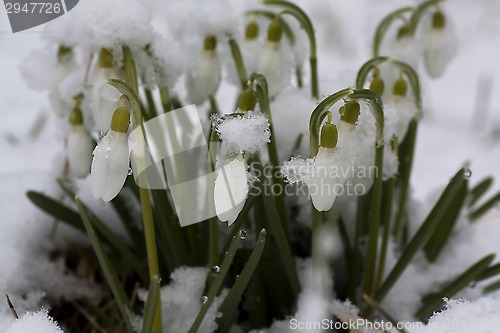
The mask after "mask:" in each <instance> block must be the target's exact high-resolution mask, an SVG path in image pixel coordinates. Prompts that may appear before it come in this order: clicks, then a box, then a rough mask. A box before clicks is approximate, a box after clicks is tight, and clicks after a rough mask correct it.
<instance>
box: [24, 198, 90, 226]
mask: <svg viewBox="0 0 500 333" xmlns="http://www.w3.org/2000/svg"><path fill="white" fill-rule="evenodd" d="M26 195H27V196H28V199H30V201H31V202H32V203H33V204H34V205H35V206H37V207H38V208H40V209H41V210H43V211H44V212H45V213H47V214H49V215H51V216H53V217H54V218H56V219H57V220H59V221H62V222H64V223H66V224H68V225H70V226H72V227H73V228H75V229H78V230H81V231H83V232H85V227H84V226H83V223H82V219H81V218H80V215H79V214H78V213H77V212H76V211H75V210H73V209H71V208H69V207H68V206H66V205H63V204H62V203H60V202H59V201H56V200H54V199H52V198H51V197H48V196H46V195H45V194H43V193H40V192H35V191H28V192H27V193H26Z"/></svg>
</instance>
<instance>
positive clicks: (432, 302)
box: [415, 254, 495, 320]
mask: <svg viewBox="0 0 500 333" xmlns="http://www.w3.org/2000/svg"><path fill="white" fill-rule="evenodd" d="M493 259H495V254H490V255H488V256H486V257H484V258H483V259H481V260H479V261H478V262H477V263H475V264H474V265H472V266H471V267H470V268H469V269H467V270H466V271H465V272H463V273H462V274H460V275H459V276H458V277H457V278H455V279H454V280H453V281H451V282H450V283H448V284H446V285H445V286H444V287H443V289H441V290H440V291H439V292H436V293H433V294H431V295H428V296H426V297H424V298H423V299H422V302H423V305H422V306H421V307H420V309H418V311H417V313H416V314H415V316H416V317H417V318H420V319H422V320H426V319H428V318H429V316H430V315H432V313H433V311H436V310H439V308H440V307H441V305H442V303H443V301H442V300H443V297H452V296H453V295H455V294H456V293H458V292H459V291H460V290H462V289H463V288H465V287H466V286H468V285H469V284H470V283H472V282H474V281H475V280H476V277H477V276H478V275H480V274H481V273H482V272H483V271H484V270H485V269H486V268H487V267H488V265H489V264H490V263H491V262H492V261H493Z"/></svg>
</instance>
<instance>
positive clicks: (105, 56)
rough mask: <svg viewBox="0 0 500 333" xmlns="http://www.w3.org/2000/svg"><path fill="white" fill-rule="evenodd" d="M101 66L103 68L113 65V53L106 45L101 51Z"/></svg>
mask: <svg viewBox="0 0 500 333" xmlns="http://www.w3.org/2000/svg"><path fill="white" fill-rule="evenodd" d="M99 66H100V67H102V68H111V67H113V54H112V53H111V52H110V51H109V50H108V49H105V48H104V47H103V48H101V50H100V51H99Z"/></svg>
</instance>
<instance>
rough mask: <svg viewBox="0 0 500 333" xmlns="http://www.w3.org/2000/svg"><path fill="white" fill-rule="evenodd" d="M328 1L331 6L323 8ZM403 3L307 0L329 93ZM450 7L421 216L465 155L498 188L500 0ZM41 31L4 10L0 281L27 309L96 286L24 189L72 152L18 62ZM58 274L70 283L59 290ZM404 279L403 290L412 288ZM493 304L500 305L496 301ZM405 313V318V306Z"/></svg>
mask: <svg viewBox="0 0 500 333" xmlns="http://www.w3.org/2000/svg"><path fill="white" fill-rule="evenodd" d="M408 3H411V2H408ZM320 4H322V5H324V6H326V7H327V8H330V7H331V11H328V10H321V8H319V5H320ZM402 5H403V4H402V2H401V1H397V0H390V1H382V0H355V1H339V2H331V3H330V2H328V3H326V2H321V1H319V0H315V1H309V5H307V6H306V8H308V11H309V13H310V14H311V17H312V18H313V21H314V20H317V21H318V24H317V26H316V30H317V33H318V42H319V49H320V52H319V70H320V77H321V79H322V80H321V82H320V89H321V93H322V94H323V95H326V94H328V93H331V92H333V91H335V90H337V89H339V88H343V87H345V86H348V85H351V84H352V82H353V80H354V74H355V72H356V71H357V69H358V68H359V67H360V66H361V64H363V63H364V62H365V61H366V60H367V59H369V58H370V46H371V42H370V41H371V36H372V33H373V31H374V28H375V26H376V24H377V23H378V22H379V21H380V19H381V18H382V17H383V16H384V15H385V14H386V13H388V12H389V11H391V10H393V9H395V8H398V7H400V6H402ZM445 8H446V12H447V13H448V14H449V15H450V16H451V17H452V19H453V21H454V24H455V27H456V29H457V33H458V36H459V47H458V53H457V56H456V58H455V59H454V60H453V61H452V63H450V64H449V67H448V69H447V71H446V72H445V74H444V75H443V76H442V77H441V78H439V79H437V80H435V81H433V80H431V79H429V78H428V77H426V76H425V75H422V76H421V81H422V86H423V103H424V113H425V118H424V120H423V122H422V123H421V125H420V128H419V133H418V143H417V150H416V160H415V164H414V171H413V176H412V185H413V196H414V198H415V199H416V200H419V201H421V202H422V203H423V205H422V207H423V211H424V212H420V213H419V214H420V215H422V216H425V211H427V210H428V209H430V206H429V204H430V203H432V201H433V200H435V198H436V191H438V192H439V189H441V188H442V187H443V186H444V185H445V184H446V183H447V182H448V180H449V178H450V177H451V176H452V175H453V174H454V173H455V172H456V170H458V169H459V168H460V166H461V165H462V164H463V163H464V162H470V168H471V170H472V177H471V180H472V183H474V182H477V181H479V180H480V179H481V178H482V177H484V176H486V175H493V176H494V177H495V179H496V182H495V185H494V189H495V191H498V190H499V189H500V167H499V165H500V94H499V91H500V88H499V85H500V66H499V65H498V59H500V26H499V21H498V17H500V4H499V2H498V1H496V0H479V1H472V0H455V1H450V3H449V4H447V5H446V7H445ZM330 12H331V14H330ZM332 22H333V23H332ZM327 23H328V24H329V26H328V27H327V26H326V24H327ZM43 33H47V32H42V30H41V29H40V28H35V29H32V30H29V31H26V32H21V33H17V34H12V33H11V32H10V28H9V26H8V23H7V17H6V13H5V11H4V10H3V9H0V50H1V51H0V52H1V53H0V115H1V119H2V121H1V122H0V153H1V156H2V157H1V160H0V184H1V186H0V244H2V250H1V251H0V266H1V269H0V289H1V291H2V293H4V292H8V293H9V294H11V296H16V295H24V294H23V292H24V291H26V290H30V291H32V293H31V294H30V295H29V297H28V299H24V300H22V301H21V300H18V299H16V307H17V308H18V311H20V312H21V313H23V312H24V310H36V309H37V307H38V306H40V305H43V304H44V303H43V302H41V303H40V302H39V300H40V299H42V298H43V295H44V293H45V294H47V293H49V294H50V293H52V295H53V296H55V295H61V296H63V295H65V293H66V291H67V293H68V295H66V296H68V297H71V296H75V295H78V294H81V293H85V292H88V290H87V287H86V286H85V285H84V284H79V283H77V281H74V280H73V279H71V278H69V277H64V276H63V274H62V269H61V263H57V262H47V261H46V259H45V258H46V253H47V252H48V249H50V248H51V247H50V245H49V242H50V226H51V224H50V218H48V217H47V216H45V215H43V214H42V213H41V212H40V211H38V210H37V209H36V208H34V207H33V206H32V205H31V204H30V203H29V202H28V200H27V199H26V196H25V192H26V191H27V190H28V189H37V190H39V191H45V192H48V193H56V192H54V191H55V186H54V179H55V177H56V176H57V175H58V174H59V173H60V172H61V169H62V156H63V154H64V135H65V133H64V130H63V129H64V128H65V126H64V125H63V124H62V123H61V121H60V120H58V119H57V118H56V117H55V116H54V115H53V114H52V113H51V112H50V110H49V106H48V105H49V104H48V101H47V98H46V96H45V94H44V93H40V92H36V91H32V90H30V89H29V88H28V87H27V84H26V83H25V81H24V79H23V77H22V76H21V74H20V71H19V67H20V66H21V62H23V61H30V60H29V56H30V54H31V51H32V50H33V49H35V48H38V47H40V46H42V45H43V43H42V41H41V35H42V34H43ZM327 37H329V38H330V39H329V41H328V45H326V41H327V40H328V39H327ZM420 72H423V71H422V70H421V71H420ZM44 119H45V126H43V128H42V131H41V132H40V133H39V134H37V133H35V132H36V130H35V129H34V128H35V127H34V126H35V124H36V123H40V122H41V121H42V122H44ZM498 223H500V209H497V210H496V213H493V214H491V215H490V216H488V217H487V218H485V220H484V221H482V222H480V223H479V224H478V225H477V226H475V227H474V230H473V231H472V229H471V228H468V229H464V231H463V234H460V235H458V236H457V241H459V240H462V241H463V242H464V243H465V242H466V243H467V244H462V245H457V246H456V247H455V248H454V249H453V251H454V252H455V253H454V254H453V255H452V256H450V262H447V263H446V265H452V263H451V261H453V262H458V261H460V260H462V261H461V262H460V263H458V264H457V266H456V269H457V271H459V270H460V269H461V268H465V267H467V266H468V265H470V264H471V263H472V262H473V261H475V260H477V259H478V258H480V257H481V256H483V255H485V254H488V253H491V252H497V253H498V252H500V246H499V245H498V239H500V228H499V227H498ZM68 232H69V231H68ZM446 267H449V266H446ZM414 273H415V274H416V272H414ZM408 274H411V270H410V271H409V272H407V274H406V275H408ZM436 274H438V273H436ZM54 276H57V277H58V279H61V280H58V281H64V283H65V284H66V285H67V286H68V288H67V289H64V290H59V289H60V288H58V287H59V286H58V285H57V284H56V285H54V281H55V280H53V279H52V277H54ZM407 281H410V280H407ZM408 283H409V282H408ZM72 286H73V287H72ZM77 286H78V287H77ZM404 287H405V285H404V284H403V285H400V286H399V288H400V289H397V290H398V291H404ZM70 291H71V292H70ZM57 293H59V294H57ZM473 294H474V293H471V295H473ZM398 296H399V298H401V294H399V295H398ZM408 297H409V298H411V296H408ZM389 298H390V297H389ZM410 303H411V300H410ZM2 304H5V303H4V302H3V300H0V331H2V332H5V331H6V329H7V327H9V325H10V324H9V322H10V319H8V318H10V313H9V311H8V308H7V307H6V306H4V305H2ZM491 304H495V303H494V301H492V303H491ZM399 306H400V305H399V303H398V302H397V300H393V301H388V302H387V307H388V308H389V309H390V310H391V313H394V314H396V315H397V314H398V307H399ZM405 306H409V305H403V307H405ZM479 306H485V305H484V304H480V305H479ZM495 306H496V307H497V309H498V302H497V303H496V305H495ZM452 311H455V312H457V313H458V314H459V315H460V313H461V312H460V311H462V310H461V308H460V307H459V306H458V305H453V306H452ZM400 315H401V319H406V318H404V317H405V316H406V314H405V313H403V312H402V313H400ZM493 315H494V314H493ZM39 316H41V317H43V314H42V315H39ZM2 325H7V326H5V327H4V326H2ZM476 328H477V327H476ZM10 329H11V330H9V331H8V332H21V331H23V330H20V329H17V330H15V329H14V326H12V327H11V328H10ZM475 331H477V329H476V330H475ZM47 332H51V331H47ZM54 332H55V331H54ZM422 332H424V331H422ZM425 332H430V331H425ZM441 332H444V331H443V330H441ZM481 332H488V329H485V330H483V331H481Z"/></svg>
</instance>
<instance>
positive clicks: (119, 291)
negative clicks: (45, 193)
mask: <svg viewBox="0 0 500 333" xmlns="http://www.w3.org/2000/svg"><path fill="white" fill-rule="evenodd" d="M75 201H76V205H77V206H78V210H79V211H80V215H81V217H82V221H83V225H84V226H85V230H87V234H88V236H89V239H90V242H91V243H92V247H93V248H94V251H95V253H96V255H97V259H98V260H99V264H100V265H101V268H102V271H103V273H104V276H105V277H106V280H107V281H108V284H109V287H110V288H111V292H112V293H113V296H114V297H115V299H116V304H117V305H118V309H119V310H120V312H121V313H122V316H123V321H124V322H125V326H126V327H127V331H128V332H130V333H133V332H134V329H133V328H132V324H131V317H130V315H131V314H132V309H131V307H130V303H129V300H128V298H127V295H126V294H125V290H124V289H123V287H122V285H121V283H120V281H119V279H118V276H117V275H116V271H115V269H114V268H113V266H112V265H111V261H110V259H109V257H108V255H107V254H106V252H105V251H104V247H103V245H102V243H101V241H100V239H99V237H98V236H97V233H96V231H95V229H94V227H93V226H92V222H91V220H90V218H89V216H88V214H87V209H85V207H84V206H83V204H82V203H81V202H80V198H78V197H76V198H75Z"/></svg>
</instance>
